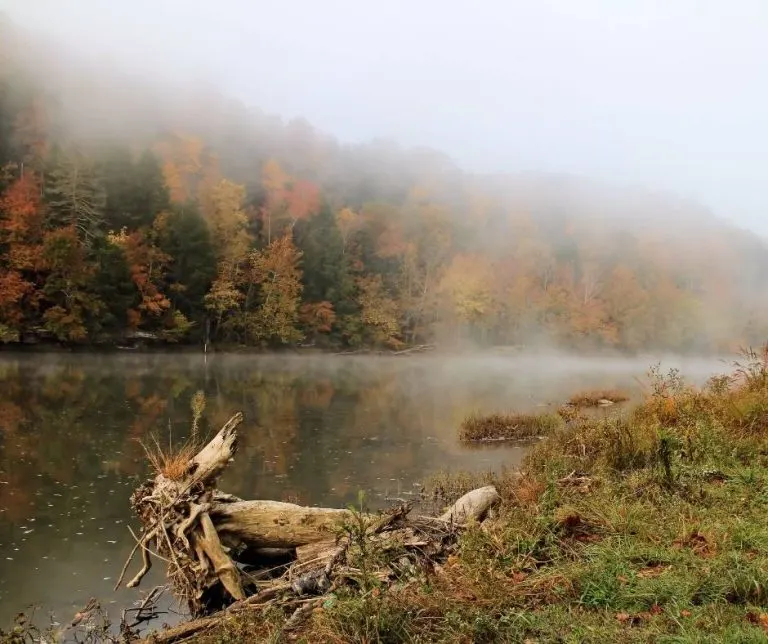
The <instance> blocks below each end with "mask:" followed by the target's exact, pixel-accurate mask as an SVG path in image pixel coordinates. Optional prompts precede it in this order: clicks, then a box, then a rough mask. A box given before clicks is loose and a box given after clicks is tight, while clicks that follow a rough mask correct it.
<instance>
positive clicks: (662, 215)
mask: <svg viewBox="0 0 768 644" xmlns="http://www.w3.org/2000/svg"><path fill="white" fill-rule="evenodd" d="M0 31H2V33H0V253H1V254H0V341H1V342H3V343H19V342H33V341H39V340H45V339H48V340H55V341H60V342H65V343H100V342H107V343H115V342H121V341H124V339H125V338H126V337H136V336H137V335H138V336H144V337H154V338H157V339H160V340H162V341H165V342H177V343H200V342H204V341H207V342H211V343H213V344H214V345H215V344H217V343H221V344H227V345H230V344H239V345H250V346H259V347H279V346H286V345H288V346H296V345H299V344H303V345H315V346H320V347H323V346H325V347H331V346H334V347H338V346H348V347H361V346H366V347H374V346H375V347H399V346H402V345H407V344H413V343H426V342H438V343H440V344H442V345H448V346H452V345H456V344H460V343H463V342H471V343H473V344H480V345H492V344H495V345H499V344H500V345H510V344H512V345H526V344H533V343H547V344H548V345H556V346H567V347H574V348H582V349H600V348H606V349H611V348H612V349H620V350H629V351H637V350H642V349H651V348H653V349H668V350H675V351H703V350H713V351H720V350H729V349H732V348H734V347H736V346H739V345H743V344H753V343H758V342H761V341H762V340H763V339H764V337H765V332H766V328H767V326H766V323H767V322H768V305H766V303H765V302H764V301H763V300H764V298H763V297H762V291H763V285H764V284H765V279H766V277H768V258H767V257H766V255H767V254H766V246H765V244H764V242H763V240H761V239H759V238H757V237H756V236H754V235H752V234H751V233H747V232H745V231H740V230H738V229H735V228H733V227H730V226H728V225H727V224H725V223H723V222H720V221H719V220H717V219H715V218H714V217H713V216H712V215H710V214H709V213H707V212H706V211H705V210H703V209H700V208H697V207H696V206H694V205H691V204H687V203H684V202H681V201H676V200H674V199H672V198H671V197H661V196H657V195H653V194H650V193H643V192H641V191H638V190H630V189H626V190H620V189H611V188H607V187H600V186H596V185H594V184H590V183H589V182H587V181H582V180H578V179H574V178H567V177H549V176H544V175H517V176H495V177H489V176H475V175H471V174H467V173H463V172H461V171H460V170H459V169H458V168H457V167H456V166H455V165H454V164H453V163H451V162H450V160H449V159H447V158H446V157H444V156H443V155H440V154H438V153H436V152H433V151H430V150H404V149H402V148H400V147H398V146H397V145H394V144H391V143H388V142H384V141H374V142H372V143H370V144H366V145H354V146H352V145H346V146H345V145H341V144H339V143H338V142H336V141H335V140H333V139H332V138H330V137H328V136H326V135H324V134H322V133H319V132H317V131H316V130H315V129H313V128H312V127H311V126H310V125H309V124H307V123H306V122H304V121H300V120H294V121H290V122H288V123H284V122H283V121H281V120H280V119H277V118H274V117H270V116H267V115H265V114H263V113H261V112H258V111H256V110H252V109H248V108H246V107H245V106H243V105H241V104H239V103H238V102H236V101H233V100H229V99H226V98H224V97H222V96H220V95H217V94H215V93H212V92H209V91H204V90H201V89H195V88H182V89H179V88H174V89H171V88H170V87H169V88H163V87H162V85H161V84H159V83H157V82H154V83H150V82H149V81H144V80H142V79H136V78H135V77H134V76H131V75H129V74H126V73H121V72H119V70H116V69H112V68H109V69H107V68H104V67H99V66H94V65H90V66H88V65H86V64H84V63H83V62H82V61H77V60H76V59H75V58H74V57H72V56H68V55H67V54H66V52H62V51H59V50H57V49H56V48H55V47H53V46H52V45H50V44H47V43H41V42H40V41H39V40H37V39H36V38H35V37H34V36H32V35H30V34H26V33H22V32H21V31H20V30H18V29H16V28H14V27H13V26H12V25H10V24H9V23H8V21H7V20H6V21H5V22H2V21H0ZM329 91H333V88H329Z"/></svg>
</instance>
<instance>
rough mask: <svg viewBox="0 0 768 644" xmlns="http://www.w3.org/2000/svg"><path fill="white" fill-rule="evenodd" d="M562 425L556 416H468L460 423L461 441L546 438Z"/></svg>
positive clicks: (513, 414) (514, 414) (512, 414)
mask: <svg viewBox="0 0 768 644" xmlns="http://www.w3.org/2000/svg"><path fill="white" fill-rule="evenodd" d="M561 425H562V420H561V419H560V417H559V416H557V415H556V414H516V413H511V414H487V415H481V414H470V415H469V416H467V417H466V418H465V419H464V420H463V421H462V423H461V427H460V428H459V439H460V440H462V441H497V440H519V439H525V438H535V437H537V436H546V435H548V434H550V433H551V432H553V431H554V430H555V429H557V428H558V427H560V426H561Z"/></svg>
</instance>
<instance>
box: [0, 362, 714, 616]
mask: <svg viewBox="0 0 768 644" xmlns="http://www.w3.org/2000/svg"><path fill="white" fill-rule="evenodd" d="M656 361H657V359H656V358H653V359H652V358H643V359H634V360H624V359H616V358H600V359H584V358H574V357H564V356H556V355H543V356H542V355H539V356H521V355H518V356H499V355H480V354H477V355H473V356H456V357H441V356H436V355H426V356H414V357H397V358H389V357H381V358H365V357H355V356H312V357H296V356H282V355H279V356H250V355H223V354H213V355H209V356H208V357H207V358H206V357H204V356H202V355H189V354H138V355H137V354H117V355H116V354H98V355H95V354H87V355H86V354H18V355H17V354H9V353H3V354H0V628H7V627H8V626H10V624H11V620H12V619H13V617H14V616H15V615H16V614H17V613H18V612H20V611H30V607H32V606H36V607H37V608H36V619H37V621H39V622H43V623H44V622H46V621H47V620H48V619H49V617H48V616H49V614H54V615H55V616H56V618H57V619H59V620H60V621H62V622H66V621H68V620H70V619H71V618H72V615H73V614H74V612H75V611H76V610H77V609H79V608H81V607H82V606H84V605H85V604H86V602H87V601H88V599H89V598H90V597H97V598H98V599H99V600H100V601H101V602H102V605H103V606H104V607H105V608H107V609H111V610H109V612H110V614H111V615H112V616H113V617H117V616H118V615H119V609H121V608H123V607H127V606H129V605H131V604H132V603H133V602H134V601H136V599H137V598H139V597H140V595H139V593H138V591H136V590H125V589H121V590H119V591H117V592H113V591H112V586H113V584H114V582H115V579H116V577H117V575H118V574H119V571H120V568H121V567H122V564H123V562H124V560H125V558H126V556H127V554H128V552H129V551H130V549H131V548H132V546H133V538H132V537H131V535H130V533H129V531H128V526H129V525H133V526H134V528H135V526H136V521H135V520H133V519H132V517H131V515H130V509H129V504H128V497H129V496H130V494H131V492H132V490H133V489H134V488H135V487H136V485H137V483H139V482H140V481H141V480H143V479H144V478H145V477H146V475H147V473H148V471H147V466H146V463H145V458H144V453H143V448H142V446H141V444H140V442H139V441H144V442H147V441H149V440H151V438H150V437H151V436H152V435H155V436H157V437H158V440H160V441H161V442H162V443H163V444H167V443H169V442H173V443H175V442H178V441H181V440H183V439H184V438H185V437H186V436H187V435H188V434H189V428H190V420H191V416H192V412H191V409H190V401H191V399H192V396H193V395H194V394H195V392H196V391H198V390H202V391H203V392H204V393H205V398H206V407H205V411H204V413H203V419H202V424H201V431H203V432H205V433H206V434H212V433H214V432H215V431H216V430H217V429H218V428H219V427H220V426H221V424H222V423H223V422H225V421H226V419H227V418H228V417H229V416H230V415H231V414H232V413H233V412H235V411H237V410H240V411H242V412H243V413H244V414H245V422H244V424H243V425H242V427H241V432H240V434H241V442H240V449H239V452H238V454H237V457H236V459H235V462H234V463H233V464H232V465H231V466H230V468H229V469H228V470H227V472H226V473H225V475H224V476H223V477H222V479H221V482H220V487H221V488H222V489H223V490H225V491H227V492H231V493H233V494H236V495H238V496H241V497H245V498H270V499H279V500H290V501H296V502H299V503H304V504H322V505H340V506H343V505H345V504H347V503H350V502H353V501H354V500H355V499H356V498H357V494H358V491H359V490H364V491H366V494H367V497H368V499H369V502H370V505H371V506H373V507H381V506H383V505H386V504H387V500H388V499H390V498H392V497H398V498H402V497H405V498H408V497H410V496H412V495H413V494H414V493H416V492H418V483H419V481H421V480H423V479H424V478H425V477H426V476H428V475H429V474H430V473H434V472H437V471H441V470H487V469H499V468H502V467H505V466H506V467H515V466H516V465H517V464H518V463H519V462H520V460H521V458H522V456H523V454H524V451H525V448H524V446H521V445H506V446H498V445H496V446H488V447H485V448H468V447H464V446H461V445H460V444H459V443H458V441H457V439H456V430H457V427H458V425H459V423H460V422H461V420H462V418H463V417H464V416H466V415H467V414H468V413H470V412H471V411H473V410H483V411H505V410H512V409H516V410H521V411H522V410H533V409H543V408H546V407H547V406H554V405H556V404H559V403H561V402H562V401H563V400H564V399H566V398H567V397H568V395H570V394H571V393H573V392H574V391H575V390H578V389H584V388H592V387H623V388H625V389H627V390H629V391H630V392H632V393H634V394H635V395H639V394H640V391H641V389H640V385H639V383H638V381H637V380H636V378H637V377H640V378H642V377H643V375H644V374H645V372H646V371H647V369H648V367H649V366H650V365H651V364H652V363H653V362H656ZM662 365H663V366H664V367H665V368H666V367H679V368H680V369H681V370H682V372H683V373H684V374H685V375H686V376H688V377H689V378H690V379H691V380H693V381H702V380H704V379H705V378H706V377H708V376H709V375H711V374H713V373H717V372H722V371H724V370H725V368H726V367H725V365H724V364H723V363H722V362H721V361H718V360H708V359H697V360H692V359H691V360H683V359H671V358H667V359H664V360H663V361H662ZM606 413H609V412H606ZM162 580H163V576H162V570H161V566H159V565H156V566H155V567H154V569H153V571H152V573H151V574H150V576H148V577H147V578H145V581H144V582H143V583H142V587H143V588H151V587H152V586H153V585H154V584H160V583H162ZM165 621H168V622H169V623H171V622H175V621H178V617H177V616H174V615H173V614H170V615H168V616H166V618H165Z"/></svg>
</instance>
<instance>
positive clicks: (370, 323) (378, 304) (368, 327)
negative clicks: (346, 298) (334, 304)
mask: <svg viewBox="0 0 768 644" xmlns="http://www.w3.org/2000/svg"><path fill="white" fill-rule="evenodd" d="M357 287H358V290H359V294H358V297H357V300H358V304H359V306H360V320H361V322H362V324H363V326H364V329H365V336H366V338H365V339H367V340H368V341H369V342H370V343H371V344H374V345H384V346H389V347H397V346H400V344H401V340H400V338H399V336H400V324H399V311H398V307H397V302H396V301H395V300H394V299H393V298H392V297H391V296H390V295H389V294H388V293H387V292H386V289H385V287H384V283H383V280H382V278H381V276H380V275H369V276H365V277H360V278H358V280H357Z"/></svg>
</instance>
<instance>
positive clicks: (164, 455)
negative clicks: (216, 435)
mask: <svg viewBox="0 0 768 644" xmlns="http://www.w3.org/2000/svg"><path fill="white" fill-rule="evenodd" d="M190 407H191V409H192V432H191V436H190V437H189V438H188V439H187V440H186V441H184V442H183V443H182V444H181V445H178V446H174V445H173V440H172V436H171V434H170V430H169V441H168V447H167V448H165V447H163V446H162V445H161V444H160V440H159V439H158V437H157V436H156V435H155V436H152V437H151V440H152V443H151V444H149V445H147V444H146V443H145V442H144V441H141V440H140V441H139V443H140V444H141V446H142V447H143V448H144V453H145V454H146V456H147V460H148V461H149V463H150V465H151V466H152V469H153V470H154V471H155V473H156V474H162V475H163V476H164V477H165V478H167V479H170V480H171V481H180V480H181V479H183V478H184V477H185V476H186V475H187V473H188V472H189V464H190V461H191V460H192V458H194V456H195V455H196V454H197V453H198V452H199V451H200V450H201V449H202V448H203V447H204V446H205V439H204V438H201V437H200V434H199V426H200V418H201V417H202V415H203V412H204V411H205V394H204V393H203V392H202V391H197V392H195V394H194V396H192V400H191V402H190Z"/></svg>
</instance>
